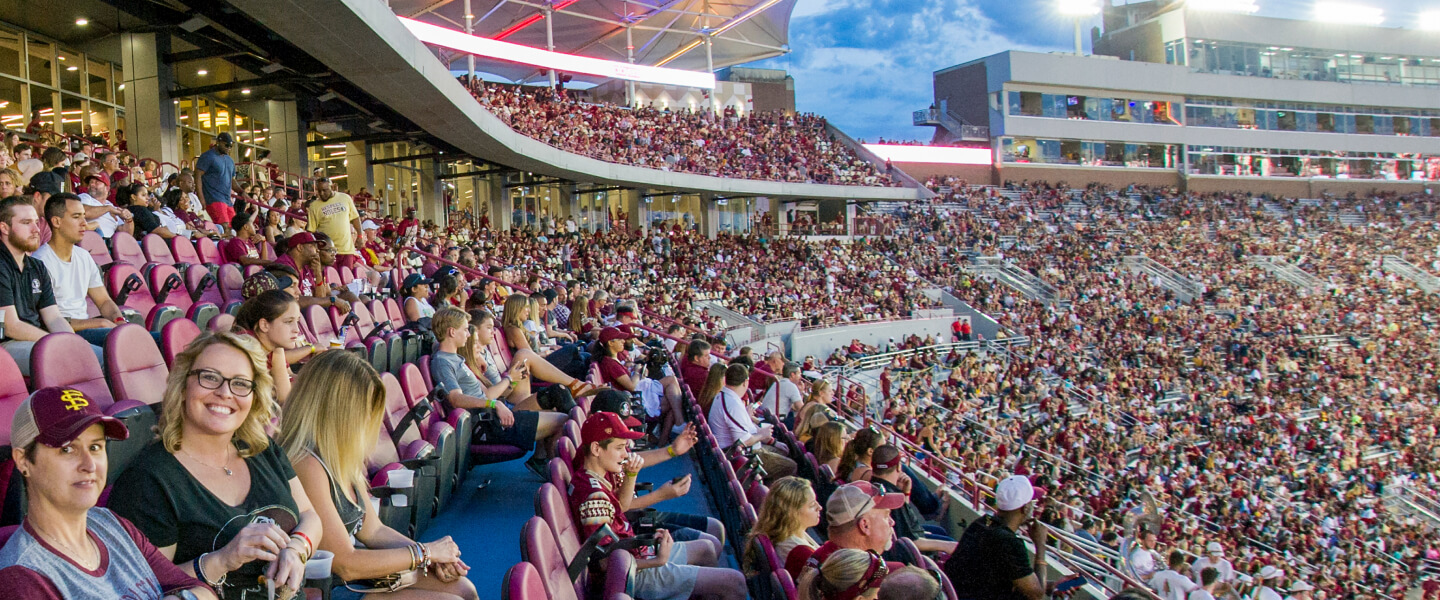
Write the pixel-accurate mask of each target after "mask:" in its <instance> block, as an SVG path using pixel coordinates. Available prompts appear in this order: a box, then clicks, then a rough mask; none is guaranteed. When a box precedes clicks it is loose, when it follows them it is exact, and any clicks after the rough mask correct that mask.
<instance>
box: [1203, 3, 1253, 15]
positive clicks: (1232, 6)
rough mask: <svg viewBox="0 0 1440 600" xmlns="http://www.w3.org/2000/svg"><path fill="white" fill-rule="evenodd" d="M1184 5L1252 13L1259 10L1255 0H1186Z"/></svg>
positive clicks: (1217, 10) (1210, 9)
mask: <svg viewBox="0 0 1440 600" xmlns="http://www.w3.org/2000/svg"><path fill="white" fill-rule="evenodd" d="M1185 5H1186V6H1188V7H1190V8H1193V9H1195V10H1205V11H1212V12H1233V13H1245V14H1254V13H1255V12H1258V11H1259V10H1260V5H1258V4H1256V3H1255V0H1186V1H1185Z"/></svg>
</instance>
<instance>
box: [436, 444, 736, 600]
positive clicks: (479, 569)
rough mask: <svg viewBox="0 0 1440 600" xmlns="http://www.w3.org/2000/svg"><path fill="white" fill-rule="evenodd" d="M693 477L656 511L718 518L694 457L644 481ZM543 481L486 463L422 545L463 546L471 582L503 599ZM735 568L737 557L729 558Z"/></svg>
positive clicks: (519, 469)
mask: <svg viewBox="0 0 1440 600" xmlns="http://www.w3.org/2000/svg"><path fill="white" fill-rule="evenodd" d="M687 473H688V474H691V476H692V477H693V478H694V481H693V483H692V484H691V486H690V494H689V495H687V496H685V497H683V498H676V499H673V500H668V501H665V502H661V503H659V504H657V505H656V508H659V509H661V510H667V511H672V512H685V513H691V514H700V515H707V516H714V513H713V511H711V510H710V500H709V497H708V490H706V489H704V486H703V485H701V483H700V478H699V474H698V473H697V472H696V470H695V464H694V461H693V460H691V459H690V458H689V457H683V458H678V459H672V460H669V461H666V462H664V463H661V464H658V465H655V466H652V467H646V468H645V470H644V471H642V472H641V475H640V480H641V481H648V482H652V483H654V484H655V485H656V487H659V486H660V484H663V483H665V482H667V481H669V480H671V479H674V478H676V477H679V476H681V475H684V474H687ZM486 479H489V480H490V485H489V487H486V488H485V489H483V490H477V489H476V485H478V484H479V483H480V482H482V481H485V480H486ZM541 483H543V482H542V481H541V480H540V478H539V477H536V476H535V474H534V473H531V472H530V471H529V470H527V469H526V468H525V467H524V465H523V464H521V461H518V460H517V461H511V462H507V463H500V464H495V465H482V466H479V467H475V468H474V469H472V470H471V471H470V476H469V477H468V478H467V479H466V480H465V483H463V484H462V485H460V486H459V487H458V488H457V489H456V490H455V494H454V496H453V497H452V498H451V500H450V504H449V506H447V507H446V509H445V510H444V511H443V512H441V513H440V515H439V516H437V517H436V518H435V520H434V521H432V522H431V524H430V528H429V530H427V531H426V532H425V533H424V534H423V535H422V536H420V537H421V538H422V541H427V542H428V541H431V540H434V539H437V538H440V537H443V536H447V535H448V536H451V537H452V538H454V539H455V543H456V544H458V545H459V546H460V552H461V556H462V558H463V559H464V560H465V562H466V563H467V564H469V565H470V581H472V582H474V583H475V587H476V588H477V589H479V591H480V597H482V598H498V597H499V594H500V584H501V582H502V581H504V579H505V572H506V571H508V570H509V569H510V567H511V566H512V565H514V564H515V563H517V562H520V527H521V526H522V525H524V523H525V521H527V520H529V519H530V517H532V516H534V515H535V492H536V490H539V489H540V484H541ZM726 562H727V563H728V565H729V566H731V567H734V566H735V565H736V561H735V560H734V557H731V556H728V555H727V556H726Z"/></svg>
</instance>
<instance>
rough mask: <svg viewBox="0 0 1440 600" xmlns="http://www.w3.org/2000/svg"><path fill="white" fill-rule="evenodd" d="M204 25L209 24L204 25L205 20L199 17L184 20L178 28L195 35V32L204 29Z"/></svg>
mask: <svg viewBox="0 0 1440 600" xmlns="http://www.w3.org/2000/svg"><path fill="white" fill-rule="evenodd" d="M206 25H209V23H206V22H205V19H202V18H200V17H190V18H189V19H186V20H185V22H183V23H181V24H180V28H181V29H184V30H185V31H188V32H190V33H195V32H196V31H200V30H201V29H204V28H205V26H206Z"/></svg>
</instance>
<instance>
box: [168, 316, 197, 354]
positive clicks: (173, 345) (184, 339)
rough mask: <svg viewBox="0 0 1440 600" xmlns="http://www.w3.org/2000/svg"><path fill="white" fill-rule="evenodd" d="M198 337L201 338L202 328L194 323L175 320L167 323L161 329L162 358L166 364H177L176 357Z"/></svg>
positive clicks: (185, 320) (186, 320) (187, 320)
mask: <svg viewBox="0 0 1440 600" xmlns="http://www.w3.org/2000/svg"><path fill="white" fill-rule="evenodd" d="M197 337H200V326H199V325H196V324H195V322H194V321H191V320H189V319H175V320H173V321H170V322H169V323H166V324H165V326H164V327H163V328H161V329H160V356H161V357H163V358H164V359H165V364H167V365H173V364H175V357H176V356H179V355H180V353H181V352H184V351H185V347H186V346H189V345H190V342H193V341H195V338H197Z"/></svg>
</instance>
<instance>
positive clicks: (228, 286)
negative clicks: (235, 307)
mask: <svg viewBox="0 0 1440 600" xmlns="http://www.w3.org/2000/svg"><path fill="white" fill-rule="evenodd" d="M216 279H219V280H220V295H221V296H222V297H224V298H225V302H240V301H242V300H244V299H245V298H244V297H242V296H241V295H240V288H241V286H243V285H245V274H244V273H243V272H241V271H240V266H239V265H220V270H219V271H217V272H216Z"/></svg>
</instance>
